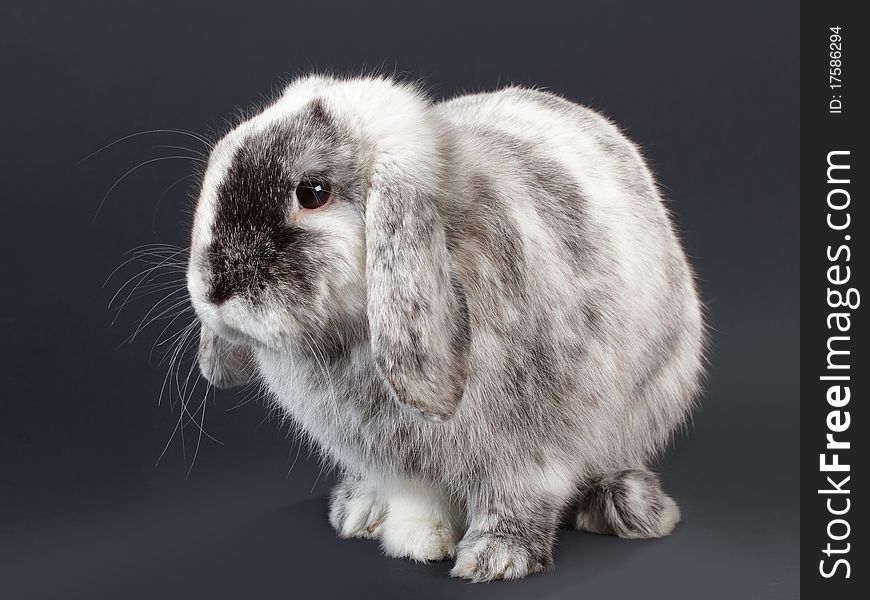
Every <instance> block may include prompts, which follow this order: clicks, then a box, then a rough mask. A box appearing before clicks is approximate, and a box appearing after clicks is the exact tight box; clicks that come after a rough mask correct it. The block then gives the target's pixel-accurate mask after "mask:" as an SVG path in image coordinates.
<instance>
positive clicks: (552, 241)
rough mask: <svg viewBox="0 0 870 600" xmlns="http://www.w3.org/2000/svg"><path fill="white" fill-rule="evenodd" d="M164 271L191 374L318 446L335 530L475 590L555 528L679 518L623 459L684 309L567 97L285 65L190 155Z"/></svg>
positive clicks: (669, 376) (647, 180) (675, 394)
mask: <svg viewBox="0 0 870 600" xmlns="http://www.w3.org/2000/svg"><path fill="white" fill-rule="evenodd" d="M311 180H316V181H318V182H326V183H327V185H328V186H329V189H331V194H330V196H329V199H328V201H327V202H326V204H324V205H323V206H322V207H319V208H303V207H301V206H300V204H299V201H298V197H297V194H296V190H297V185H298V184H299V183H300V182H301V181H306V182H307V181H311ZM187 281H188V289H189V292H190V298H191V301H192V304H193V306H194V308H195V310H196V314H197V316H198V318H199V319H200V321H201V324H202V334H201V344H200V357H199V359H200V365H201V370H202V373H203V375H204V376H205V377H206V378H207V379H208V380H209V381H211V382H212V383H214V384H216V385H237V384H240V383H244V382H247V381H250V380H251V379H252V378H257V379H259V380H260V381H261V383H262V384H263V385H264V387H265V388H266V389H267V390H268V391H269V394H270V397H271V398H273V399H274V402H276V403H277V404H278V405H279V406H280V407H281V409H282V410H283V411H285V412H286V414H287V415H289V416H290V417H292V419H293V420H294V421H295V422H296V423H297V424H298V426H299V427H300V429H301V430H302V431H303V432H304V433H305V434H306V435H307V436H308V437H309V438H310V440H312V441H313V442H314V443H316V444H317V445H318V446H319V447H320V448H321V449H322V451H323V454H324V455H325V456H326V457H328V460H329V461H331V462H332V463H333V464H334V465H335V466H336V467H337V468H338V470H339V472H340V474H341V480H340V483H338V485H337V486H336V487H335V489H334V490H333V492H332V495H331V498H330V508H329V520H330V523H332V525H333V526H334V527H335V529H336V531H337V532H338V534H339V536H340V537H369V538H375V539H378V540H379V541H380V544H381V546H382V548H383V550H384V552H385V553H386V554H388V555H390V556H396V557H406V558H410V559H412V560H416V561H421V562H425V561H435V560H443V559H447V558H455V566H454V567H453V569H452V571H451V574H452V575H454V576H456V577H462V578H465V579H469V580H472V581H488V580H493V579H501V578H504V579H514V578H520V577H523V576H525V575H528V574H530V573H534V572H536V571H540V570H542V569H546V568H548V567H550V566H551V565H552V557H553V547H554V541H555V536H556V531H557V528H558V527H559V525H560V524H561V523H565V522H568V523H570V524H572V525H573V526H576V527H578V528H580V529H584V530H589V531H594V532H599V533H609V534H616V535H619V536H621V537H626V538H649V537H659V536H664V535H667V534H669V533H670V532H671V531H672V530H673V528H674V526H675V525H676V523H677V522H678V521H679V519H680V512H679V509H678V508H677V505H676V504H675V503H674V501H673V500H672V499H671V498H670V497H669V496H667V495H666V494H665V493H664V492H663V491H662V489H661V487H660V485H659V481H658V478H657V477H656V476H655V475H654V474H653V473H651V472H650V471H649V470H648V468H647V465H648V464H649V462H650V460H651V459H652V458H653V457H654V455H655V454H656V453H657V452H658V451H659V450H661V449H662V447H663V446H664V445H666V444H667V442H668V441H669V439H670V437H671V436H672V434H673V432H674V430H675V428H677V427H678V426H679V425H680V424H681V423H683V422H684V420H685V419H686V416H687V413H688V411H689V410H690V408H691V407H692V405H693V402H694V398H695V397H696V394H697V392H698V389H699V378H700V376H701V371H702V352H703V338H704V327H703V322H702V314H701V313H702V311H701V306H700V303H699V299H698V294H697V291H696V288H695V284H694V280H693V275H692V271H691V269H690V267H689V265H688V264H687V261H686V258H685V255H684V253H683V251H682V249H681V247H680V243H679V240H678V238H677V236H676V234H675V232H674V228H673V226H672V224H671V220H670V218H669V214H668V211H667V209H666V208H665V206H664V204H663V202H662V199H661V196H660V194H659V192H658V190H657V188H656V184H655V182H654V181H653V177H652V176H651V174H650V171H649V169H648V168H647V166H646V165H645V163H644V160H643V158H642V157H641V155H640V153H639V152H638V150H637V148H636V147H635V146H634V145H633V144H632V143H631V142H630V141H629V140H628V139H626V137H625V136H624V135H622V133H620V131H619V129H617V128H616V127H615V126H614V125H613V124H612V123H610V122H609V121H608V120H607V119H605V118H604V117H602V116H601V115H599V114H597V113H595V112H593V111H592V110H590V109H588V108H584V107H582V106H579V105H577V104H574V103H572V102H570V101H568V100H565V99H563V98H561V97H559V96H557V95H554V94H551V93H548V92H544V91H538V90H533V89H525V88H519V87H510V88H505V89H502V90H499V91H497V92H492V93H481V94H471V95H465V96H460V97H457V98H454V99H452V100H448V101H443V102H434V101H433V100H432V99H431V98H430V97H428V96H427V95H426V94H425V93H424V92H422V91H421V89H420V88H419V86H416V85H413V84H408V83H399V82H396V81H394V80H391V79H390V78H386V77H380V76H371V77H360V78H345V79H341V78H335V77H331V76H320V75H315V76H307V77H302V78H299V79H297V80H296V81H294V82H293V83H291V84H290V85H289V86H288V87H287V88H286V90H285V91H284V92H283V94H282V95H281V96H280V98H278V100H277V101H275V102H274V103H273V104H271V105H270V106H269V107H267V108H266V109H265V110H263V111H262V112H260V113H259V114H257V115H256V116H254V117H253V118H251V119H249V120H246V121H244V122H243V123H241V124H240V125H238V126H237V127H236V128H235V129H233V130H232V131H231V132H230V133H228V134H227V135H226V136H225V137H223V139H221V140H220V141H219V142H218V143H217V144H216V145H215V146H214V148H213V151H212V153H211V156H210V159H209V162H208V167H207V170H206V172H205V175H204V179H203V184H202V190H201V193H200V197H199V201H198V205H197V208H196V212H195V217H194V225H193V233H192V240H191V253H190V265H189V269H188V273H187Z"/></svg>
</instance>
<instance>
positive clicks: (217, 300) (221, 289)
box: [208, 266, 254, 306]
mask: <svg viewBox="0 0 870 600" xmlns="http://www.w3.org/2000/svg"><path fill="white" fill-rule="evenodd" d="M253 279H254V273H253V271H252V270H251V269H248V268H246V267H244V266H237V267H235V268H231V269H227V268H226V267H224V270H221V271H218V272H216V273H215V274H214V275H213V276H212V280H211V285H210V288H209V293H208V300H209V302H211V303H212V304H214V305H215V306H220V305H221V304H223V303H224V302H226V301H227V300H229V299H230V298H232V297H233V296H235V295H236V294H238V293H240V292H241V291H243V290H246V289H249V288H250V286H251V281H252V280H253Z"/></svg>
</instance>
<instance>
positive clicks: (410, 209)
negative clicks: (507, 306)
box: [365, 168, 468, 420]
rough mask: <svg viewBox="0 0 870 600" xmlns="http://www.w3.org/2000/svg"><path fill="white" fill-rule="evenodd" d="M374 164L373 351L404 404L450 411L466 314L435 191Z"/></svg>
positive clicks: (462, 358) (460, 371) (460, 381)
mask: <svg viewBox="0 0 870 600" xmlns="http://www.w3.org/2000/svg"><path fill="white" fill-rule="evenodd" d="M388 170H390V169H385V168H379V169H378V168H376V169H375V172H374V175H373V178H372V184H371V190H370V192H369V196H368V199H367V203H366V227H365V228H366V277H367V292H368V307H367V311H368V319H369V331H370V336H371V346H372V352H373V354H374V358H375V361H376V364H377V366H378V369H379V371H380V373H381V376H382V377H383V379H384V381H385V382H386V384H387V386H388V388H390V389H391V391H392V392H393V395H394V396H395V398H396V399H397V400H398V402H400V403H401V404H405V405H407V406H410V407H411V408H413V409H416V410H418V411H420V412H421V413H423V414H424V415H425V416H427V417H429V418H431V419H433V420H441V419H445V418H447V417H450V416H451V415H452V414H453V413H454V412H455V411H456V408H457V405H458V404H459V399H460V398H461V396H462V393H463V390H464V387H465V377H466V358H467V354H468V317H467V308H466V305H465V297H464V294H463V292H462V289H461V286H460V284H459V282H458V280H457V279H456V278H455V276H454V274H453V273H452V270H451V260H450V257H449V254H448V252H447V240H446V234H445V231H444V225H443V220H442V217H441V215H440V213H439V211H438V209H437V206H436V203H435V197H434V195H433V194H432V193H431V192H426V191H421V187H423V186H421V185H420V184H417V185H415V184H414V182H413V180H409V179H410V178H403V177H401V176H391V175H388V174H387V171H388Z"/></svg>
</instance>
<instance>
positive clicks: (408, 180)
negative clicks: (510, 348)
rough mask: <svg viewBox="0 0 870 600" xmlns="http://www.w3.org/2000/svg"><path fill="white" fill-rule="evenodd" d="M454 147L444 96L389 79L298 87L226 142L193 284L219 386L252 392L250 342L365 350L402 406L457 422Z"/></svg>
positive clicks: (197, 219) (205, 202)
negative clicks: (451, 246) (444, 118)
mask: <svg viewBox="0 0 870 600" xmlns="http://www.w3.org/2000/svg"><path fill="white" fill-rule="evenodd" d="M449 148H450V141H449V139H448V137H447V136H446V134H445V133H444V132H443V131H442V128H439V124H438V121H437V118H436V116H435V115H434V114H433V111H432V105H431V102H430V101H429V100H428V98H426V97H425V95H423V94H422V93H421V92H420V91H419V90H418V89H416V88H415V87H413V86H410V85H405V84H396V83H394V82H391V81H388V80H386V79H382V78H365V79H353V80H347V81H342V80H337V79H333V78H327V77H307V78H304V79H301V80H298V81H296V82H294V83H292V84H291V85H290V86H289V87H288V88H287V89H286V91H285V92H284V94H283V95H282V96H281V97H280V98H279V99H278V100H277V102H275V103H274V104H273V105H271V106H270V107H268V108H267V109H265V110H264V111H263V112H261V113H260V114H259V115H257V116H255V117H254V118H252V119H250V120H248V121H245V122H244V123H242V124H240V125H239V126H238V127H236V128H235V129H233V130H232V131H231V132H230V133H229V134H227V135H226V136H225V137H224V138H223V139H221V140H220V141H219V142H218V143H217V144H216V145H215V147H214V149H213V151H212V153H211V156H210V159H209V163H208V166H207V169H206V173H205V175H204V178H203V184H202V189H201V193H200V196H199V200H198V203H197V207H196V211H195V215H194V223H193V232H192V236H191V253H190V263H189V268H188V274H187V281H188V290H189V293H190V298H191V302H192V304H193V306H194V309H195V310H196V314H197V316H198V317H199V319H200V321H201V323H202V331H203V334H202V335H203V337H204V338H211V337H216V338H220V340H221V343H208V341H204V342H203V343H201V345H200V364H201V366H202V365H210V367H209V368H208V369H206V368H203V369H202V370H203V373H204V375H205V376H206V377H207V378H209V377H210V375H211V374H214V373H220V374H221V376H220V377H211V379H212V380H213V383H216V384H221V383H226V382H232V383H239V382H243V381H245V380H247V379H248V378H249V377H250V372H252V371H251V370H250V369H249V370H248V371H249V374H248V375H247V376H246V375H245V373H243V372H239V371H240V369H239V365H241V364H243V362H244V361H240V360H238V356H239V355H240V353H242V354H243V353H244V350H238V349H235V350H234V347H236V346H238V347H241V348H242V349H246V350H247V351H248V352H252V353H253V354H256V352H257V351H259V350H263V351H271V352H294V353H297V354H299V353H301V354H313V353H321V354H323V353H331V354H336V353H340V352H343V351H345V350H347V349H348V348H351V347H354V346H358V345H363V347H364V348H366V349H367V350H370V352H371V357H372V358H373V360H374V363H375V364H376V366H377V369H378V371H379V373H380V375H381V376H382V378H383V382H384V384H385V385H386V386H387V388H388V389H389V390H390V391H391V392H392V394H393V395H394V397H395V398H396V400H397V401H399V402H401V403H403V404H405V405H408V406H410V407H412V408H414V409H416V410H418V411H420V412H422V413H423V414H425V415H427V416H430V417H433V418H443V417H447V416H449V415H451V414H452V413H453V411H454V410H455V409H456V406H457V403H458V401H459V398H460V396H461V395H462V391H463V386H464V380H465V357H466V350H467V343H468V342H467V317H465V316H464V315H465V307H464V298H463V292H462V289H461V287H460V285H459V283H458V281H457V279H456V277H455V276H454V270H453V267H452V265H451V261H450V257H449V254H448V248H447V243H448V240H447V233H446V232H445V229H444V223H443V218H442V215H441V212H440V211H441V210H442V208H441V207H442V206H443V203H442V202H440V198H442V197H443V196H444V195H445V194H449V193H450V191H449V190H450V188H451V185H452V182H453V178H452V173H451V165H450V163H449V160H448V158H449ZM216 353H219V354H216ZM224 356H225V357H226V360H224V358H223V357H224ZM312 359H313V358H312Z"/></svg>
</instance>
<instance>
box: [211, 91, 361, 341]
mask: <svg viewBox="0 0 870 600" xmlns="http://www.w3.org/2000/svg"><path fill="white" fill-rule="evenodd" d="M358 155H359V152H358V144H357V143H356V141H355V140H354V139H353V137H352V136H351V135H350V134H349V133H348V131H347V130H346V129H345V128H344V127H343V126H342V125H341V124H339V123H338V122H336V121H334V120H333V118H332V117H331V116H330V115H329V114H328V111H327V110H326V109H325V107H324V106H323V105H322V103H321V102H320V101H319V100H314V101H312V102H311V103H310V104H309V105H308V106H307V107H306V108H304V109H303V110H301V111H300V112H299V113H298V114H296V115H294V116H292V117H290V118H288V119H286V120H284V121H279V122H276V123H275V124H274V125H272V126H270V127H269V128H268V129H265V130H262V131H258V132H256V133H252V134H250V135H249V136H248V137H247V138H246V139H244V141H243V142H242V143H241V144H240V145H239V146H238V148H237V149H236V151H235V154H234V156H233V158H232V161H231V165H230V167H229V169H228V171H227V173H226V175H225V177H224V179H223V181H222V183H221V185H220V186H219V188H218V190H217V196H216V214H215V222H214V226H213V240H214V241H213V242H212V244H211V246H210V247H209V248H208V249H207V251H206V263H207V264H206V269H205V270H206V272H207V273H209V274H210V277H209V284H210V285H209V287H210V289H209V299H210V300H211V301H212V302H215V303H218V304H219V303H221V302H224V301H226V300H228V299H229V298H231V297H233V296H236V295H238V296H242V297H244V298H246V299H247V300H248V301H250V302H254V303H259V302H264V301H267V300H268V301H269V302H273V303H277V304H286V305H289V306H291V307H292V310H293V311H294V313H295V314H296V315H297V317H299V319H300V322H302V323H303V325H304V324H305V323H306V322H307V323H309V324H310V327H309V329H311V330H312V332H318V333H320V332H321V331H322V325H323V324H324V321H325V320H326V319H328V317H327V316H326V315H311V314H309V313H310V310H311V309H312V307H313V306H314V302H313V301H314V299H315V297H316V295H317V294H318V293H319V290H320V289H321V286H320V283H319V282H321V281H322V280H323V279H324V278H325V277H327V276H328V269H329V265H330V263H329V260H330V256H329V254H330V250H329V247H328V244H327V243H326V241H325V240H324V239H322V238H321V236H320V235H319V234H318V233H317V232H314V231H311V230H306V229H305V228H303V227H298V226H296V225H294V224H293V223H292V222H291V219H290V215H291V212H292V210H293V193H294V190H295V188H296V185H297V184H298V182H299V181H300V180H301V179H303V178H321V179H324V180H326V181H328V182H329V183H330V186H331V188H332V191H333V196H334V200H333V201H334V202H349V203H351V204H353V205H356V206H358V205H359V204H360V203H361V198H362V192H363V188H364V186H365V181H364V177H363V174H362V172H361V171H362V169H361V167H360V165H359V156H358ZM324 210H328V207H327V208H326V209H324ZM338 341H340V340H333V339H326V340H324V343H325V346H326V349H327V350H328V351H329V352H327V353H326V354H329V353H330V352H331V351H332V350H333V349H334V347H336V346H340V345H341V344H339V343H337V342H338Z"/></svg>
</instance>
